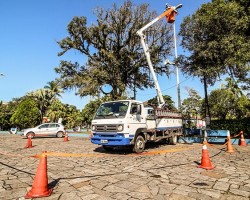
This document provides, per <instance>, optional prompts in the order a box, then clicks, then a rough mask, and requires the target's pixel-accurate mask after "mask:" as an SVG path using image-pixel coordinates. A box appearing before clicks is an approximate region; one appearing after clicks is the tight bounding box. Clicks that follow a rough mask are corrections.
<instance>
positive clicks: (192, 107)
mask: <svg viewBox="0 0 250 200" xmlns="http://www.w3.org/2000/svg"><path fill="white" fill-rule="evenodd" d="M186 90H187V92H188V97H187V98H186V99H184V100H183V102H182V114H183V116H184V118H186V119H191V118H192V117H193V118H194V117H196V118H197V116H198V115H201V112H202V99H201V96H200V95H199V94H198V93H197V91H196V90H194V89H192V88H188V87H187V88H186Z"/></svg>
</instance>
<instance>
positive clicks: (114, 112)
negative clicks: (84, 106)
mask: <svg viewBox="0 0 250 200" xmlns="http://www.w3.org/2000/svg"><path fill="white" fill-rule="evenodd" d="M145 116H146V110H145V109H144V106H143V103H142V102H139V101H135V100H119V101H110V102H105V103H103V104H102V105H101V106H100V107H99V108H98V110H97V112H96V115H95V116H94V119H93V120H92V126H91V129H92V138H91V142H92V143H94V144H99V145H104V146H121V145H122V146H123V145H130V144H131V141H132V140H133V138H134V136H135V134H136V133H137V132H140V131H142V130H144V129H147V124H146V117H145ZM104 148H105V147H104Z"/></svg>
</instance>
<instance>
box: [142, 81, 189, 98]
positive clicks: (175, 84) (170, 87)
mask: <svg viewBox="0 0 250 200" xmlns="http://www.w3.org/2000/svg"><path fill="white" fill-rule="evenodd" d="M190 78H191V77H189V78H187V79H185V80H183V81H181V82H180V83H179V84H181V83H183V82H186V81H187V80H189V79H190ZM176 86H177V84H174V85H172V86H171V87H169V88H167V89H164V90H162V92H164V91H167V90H170V89H172V88H174V87H176ZM137 95H138V96H141V95H143V96H151V95H156V92H154V93H150V94H137Z"/></svg>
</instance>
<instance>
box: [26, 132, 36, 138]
mask: <svg viewBox="0 0 250 200" xmlns="http://www.w3.org/2000/svg"><path fill="white" fill-rule="evenodd" d="M34 136H35V134H34V133H33V132H29V133H27V134H26V137H27V138H29V137H30V138H34Z"/></svg>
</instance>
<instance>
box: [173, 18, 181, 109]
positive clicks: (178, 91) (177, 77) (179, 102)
mask: <svg viewBox="0 0 250 200" xmlns="http://www.w3.org/2000/svg"><path fill="white" fill-rule="evenodd" d="M173 28H174V49H175V59H177V57H178V54H177V42H176V31H175V22H174V23H173ZM175 71H176V82H177V99H178V111H179V112H181V91H180V79H179V67H178V63H177V62H175Z"/></svg>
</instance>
